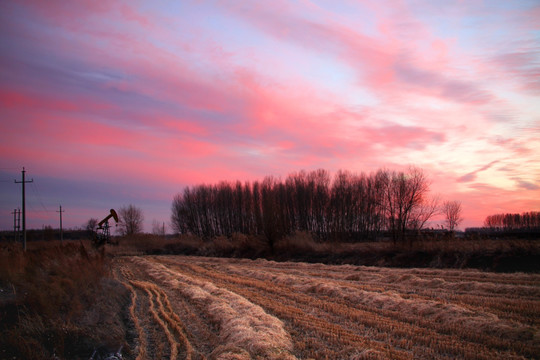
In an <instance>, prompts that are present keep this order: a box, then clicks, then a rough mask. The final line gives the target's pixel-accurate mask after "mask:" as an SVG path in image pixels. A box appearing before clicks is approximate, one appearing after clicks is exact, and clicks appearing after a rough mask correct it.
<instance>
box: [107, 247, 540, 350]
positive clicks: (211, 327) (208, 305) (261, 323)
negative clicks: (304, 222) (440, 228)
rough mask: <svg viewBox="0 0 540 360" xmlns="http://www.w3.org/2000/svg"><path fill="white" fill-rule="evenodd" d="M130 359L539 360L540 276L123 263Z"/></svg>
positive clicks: (150, 259) (174, 261)
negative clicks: (128, 303) (127, 293)
mask: <svg viewBox="0 0 540 360" xmlns="http://www.w3.org/2000/svg"><path fill="white" fill-rule="evenodd" d="M114 274H115V276H116V277H117V278H118V279H119V280H120V281H122V282H123V283H124V284H125V285H126V286H127V287H128V288H129V289H130V291H131V300H132V301H131V307H130V308H129V314H130V320H129V322H130V324H129V327H130V328H131V333H132V334H133V336H132V338H133V339H132V340H130V342H131V344H130V346H131V348H132V352H133V353H134V354H135V355H134V358H137V359H161V358H165V359H251V358H260V359H296V358H298V359H309V358H314V359H327V358H328V359H364V358H366V359H377V358H381V359H419V358H425V359H432V358H439V359H455V358H466V359H495V358H505V359H512V358H516V359H518V358H538V357H540V275H534V274H493V273H483V272H478V271H458V270H433V269H427V270H423V269H387V268H371V267H357V266H328V265H320V264H303V263H276V262H270V261H265V260H257V261H251V260H238V259H216V258H200V257H183V256H159V257H158V256H144V257H123V258H117V259H116V260H115V266H114Z"/></svg>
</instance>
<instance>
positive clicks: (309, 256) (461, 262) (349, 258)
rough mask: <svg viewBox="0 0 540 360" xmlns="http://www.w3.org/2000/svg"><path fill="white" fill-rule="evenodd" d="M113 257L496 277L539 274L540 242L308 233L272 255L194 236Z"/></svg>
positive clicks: (143, 242)
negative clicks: (471, 271) (325, 237)
mask: <svg viewBox="0 0 540 360" xmlns="http://www.w3.org/2000/svg"><path fill="white" fill-rule="evenodd" d="M107 251H108V252H109V253H111V254H115V255H163V254H175V255H197V256H208V257H232V258H248V259H257V258H266V259H272V260H278V261H305V262H313V263H327V264H354V265H375V266H386V267H402V268H411V267H429V268H458V269H463V268H477V269H482V270H488V271H496V272H515V271H525V272H540V241H538V240H524V239H523V240H519V239H477V240H470V239H459V238H445V239H421V240H416V241H414V242H413V243H412V244H411V243H409V242H407V243H406V244H399V243H398V244H393V243H392V242H391V241H377V242H360V243H345V242H320V241H317V240H316V239H314V238H313V236H312V235H311V234H309V233H303V232H300V233H296V234H294V235H290V236H287V237H285V238H283V239H281V240H278V241H276V243H275V245H274V248H273V249H270V247H269V246H268V243H267V242H266V241H265V239H264V238H263V237H257V236H246V235H243V234H233V235H232V236H231V237H225V236H220V237H217V238H214V239H210V240H202V239H199V238H197V237H195V236H191V235H182V236H179V237H176V238H174V237H167V238H162V237H157V236H153V235H137V236H134V237H129V238H124V239H120V245H119V246H108V247H107Z"/></svg>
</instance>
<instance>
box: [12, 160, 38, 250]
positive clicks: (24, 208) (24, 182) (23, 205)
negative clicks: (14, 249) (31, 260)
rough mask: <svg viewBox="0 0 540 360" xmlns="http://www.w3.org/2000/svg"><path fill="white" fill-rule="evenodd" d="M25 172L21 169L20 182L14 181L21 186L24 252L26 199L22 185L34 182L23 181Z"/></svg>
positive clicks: (24, 248) (24, 243) (24, 246)
mask: <svg viewBox="0 0 540 360" xmlns="http://www.w3.org/2000/svg"><path fill="white" fill-rule="evenodd" d="M25 174H26V170H24V167H23V168H22V181H17V180H15V183H16V184H22V231H23V250H24V251H26V198H25V194H24V185H25V184H26V183H31V182H34V179H32V180H25V179H24V177H25Z"/></svg>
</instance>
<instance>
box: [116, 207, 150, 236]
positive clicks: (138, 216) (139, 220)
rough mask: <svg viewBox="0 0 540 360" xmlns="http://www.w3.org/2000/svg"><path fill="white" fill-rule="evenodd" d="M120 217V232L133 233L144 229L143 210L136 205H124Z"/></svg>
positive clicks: (124, 233)
mask: <svg viewBox="0 0 540 360" xmlns="http://www.w3.org/2000/svg"><path fill="white" fill-rule="evenodd" d="M118 215H119V217H120V223H119V225H120V233H121V234H122V235H133V234H138V233H140V232H142V230H143V220H144V217H143V213H142V210H141V209H140V208H138V207H136V206H134V205H129V206H123V207H121V208H120V211H118Z"/></svg>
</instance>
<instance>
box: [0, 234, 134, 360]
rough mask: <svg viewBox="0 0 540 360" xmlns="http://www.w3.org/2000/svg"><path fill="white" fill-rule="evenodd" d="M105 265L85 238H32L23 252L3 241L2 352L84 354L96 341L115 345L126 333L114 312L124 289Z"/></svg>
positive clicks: (7, 354)
mask: <svg viewBox="0 0 540 360" xmlns="http://www.w3.org/2000/svg"><path fill="white" fill-rule="evenodd" d="M108 269H109V264H108V261H107V259H106V258H105V257H104V255H103V254H102V253H93V252H91V251H89V250H88V248H87V247H85V246H84V245H83V244H74V243H69V244H62V245H59V244H41V243H34V244H32V245H31V246H29V250H28V251H27V252H26V253H23V252H22V251H21V250H20V249H19V247H14V246H3V247H2V248H1V249H0V290H1V292H0V293H1V294H2V295H0V314H1V316H2V317H1V321H0V323H1V328H0V331H1V332H2V334H1V336H0V338H1V340H0V348H1V349H2V350H1V351H2V353H0V357H2V358H6V357H11V356H14V357H22V358H28V359H45V358H50V357H51V356H53V355H55V356H58V357H60V358H79V357H82V358H88V357H90V355H92V352H93V351H94V350H95V349H97V348H98V347H100V346H104V347H111V350H112V348H114V347H116V349H114V350H117V349H118V347H119V346H120V345H122V344H123V342H124V340H123V339H124V334H123V331H122V327H121V324H120V323H121V321H120V319H119V317H118V316H116V315H115V314H118V310H119V306H120V305H121V303H122V301H123V298H122V296H123V294H124V291H123V287H122V286H120V285H119V284H118V283H116V282H114V281H111V280H110V279H108ZM13 314H16V316H13ZM103 323H106V324H107V326H108V328H107V329H106V330H105V329H100V326H103V325H101V324H103Z"/></svg>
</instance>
